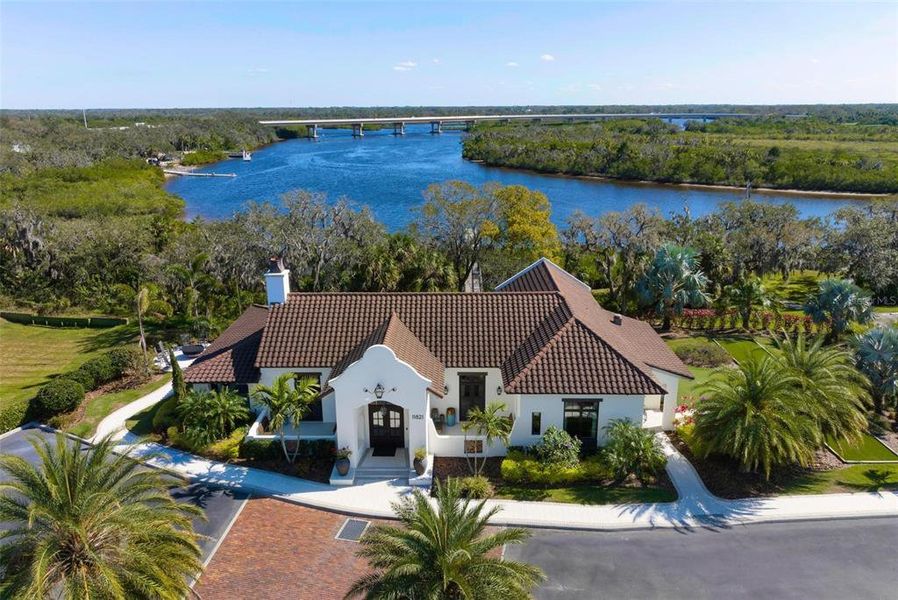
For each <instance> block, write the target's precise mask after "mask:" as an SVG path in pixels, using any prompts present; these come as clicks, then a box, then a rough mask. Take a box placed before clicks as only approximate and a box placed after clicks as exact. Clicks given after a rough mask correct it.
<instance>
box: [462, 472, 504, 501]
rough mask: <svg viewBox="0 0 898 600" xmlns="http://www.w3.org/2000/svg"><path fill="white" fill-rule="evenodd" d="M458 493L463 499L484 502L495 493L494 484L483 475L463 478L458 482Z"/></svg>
mask: <svg viewBox="0 0 898 600" xmlns="http://www.w3.org/2000/svg"><path fill="white" fill-rule="evenodd" d="M458 491H459V493H460V494H461V495H462V497H463V498H471V499H472V500H484V499H486V498H489V497H491V496H492V495H493V494H494V493H495V490H493V484H491V483H490V480H489V479H487V478H486V477H484V476H483V475H474V476H471V477H463V478H462V479H461V480H459V482H458Z"/></svg>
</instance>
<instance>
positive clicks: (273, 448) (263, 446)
mask: <svg viewBox="0 0 898 600" xmlns="http://www.w3.org/2000/svg"><path fill="white" fill-rule="evenodd" d="M238 453H239V455H240V458H248V459H250V460H271V459H276V458H278V457H279V456H283V451H282V450H281V443H280V441H277V440H251V439H247V438H243V441H242V442H240V448H239V450H238Z"/></svg>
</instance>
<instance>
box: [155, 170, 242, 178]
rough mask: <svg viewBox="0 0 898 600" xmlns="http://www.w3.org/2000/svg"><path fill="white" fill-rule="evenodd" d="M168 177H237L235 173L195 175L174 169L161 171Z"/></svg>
mask: <svg viewBox="0 0 898 600" xmlns="http://www.w3.org/2000/svg"><path fill="white" fill-rule="evenodd" d="M162 172H163V173H166V174H168V175H183V176H184V177H237V173H195V172H193V171H175V170H174V169H162Z"/></svg>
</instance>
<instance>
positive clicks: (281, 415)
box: [253, 373, 318, 463]
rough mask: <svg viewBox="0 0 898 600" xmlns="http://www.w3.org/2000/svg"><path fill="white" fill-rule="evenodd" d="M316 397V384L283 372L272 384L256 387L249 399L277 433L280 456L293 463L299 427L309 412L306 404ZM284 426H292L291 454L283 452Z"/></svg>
mask: <svg viewBox="0 0 898 600" xmlns="http://www.w3.org/2000/svg"><path fill="white" fill-rule="evenodd" d="M317 398H318V384H317V383H316V382H315V380H314V379H312V378H309V377H303V378H300V379H296V377H295V376H294V375H293V374H291V373H284V374H283V375H281V376H280V377H278V378H277V379H275V380H274V385H271V386H267V385H259V386H257V387H256V389H255V391H254V392H253V399H254V400H256V401H257V402H259V403H260V404H262V405H264V406H265V408H266V409H267V410H268V423H269V426H270V427H271V428H272V429H273V430H275V431H277V432H278V435H279V436H280V439H281V449H282V450H283V451H284V457H285V458H286V459H287V460H288V461H289V462H291V463H292V462H293V461H295V460H296V457H297V456H299V424H300V423H301V422H302V420H303V418H305V416H306V414H308V412H309V410H310V408H309V407H310V405H311V404H312V402H314V401H315V400H316V399H317ZM288 423H293V426H294V427H296V444H294V448H293V454H291V453H290V452H288V451H287V442H286V439H285V437H284V435H285V433H284V428H285V427H286V426H287V424H288Z"/></svg>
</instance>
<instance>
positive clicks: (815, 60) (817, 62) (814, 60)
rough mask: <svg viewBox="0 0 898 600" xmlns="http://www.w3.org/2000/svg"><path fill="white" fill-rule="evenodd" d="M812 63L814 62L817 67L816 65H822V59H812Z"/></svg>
mask: <svg viewBox="0 0 898 600" xmlns="http://www.w3.org/2000/svg"><path fill="white" fill-rule="evenodd" d="M811 62H812V63H813V64H815V65H816V64H819V63H820V59H819V58H812V59H811Z"/></svg>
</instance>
